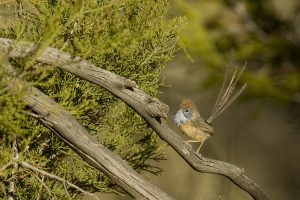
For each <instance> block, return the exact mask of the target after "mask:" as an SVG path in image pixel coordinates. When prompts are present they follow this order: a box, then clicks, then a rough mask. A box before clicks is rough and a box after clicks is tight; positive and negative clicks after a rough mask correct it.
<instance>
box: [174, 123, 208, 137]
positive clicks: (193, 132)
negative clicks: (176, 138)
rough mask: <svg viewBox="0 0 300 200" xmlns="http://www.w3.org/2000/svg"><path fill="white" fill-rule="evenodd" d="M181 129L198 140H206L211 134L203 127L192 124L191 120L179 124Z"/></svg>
mask: <svg viewBox="0 0 300 200" xmlns="http://www.w3.org/2000/svg"><path fill="white" fill-rule="evenodd" d="M179 129H180V131H181V132H182V133H184V134H185V135H187V136H188V137H190V138H192V139H194V140H198V141H204V140H206V139H207V138H208V137H209V136H210V134H209V133H206V132H204V131H202V130H201V129H198V128H196V127H193V126H191V124H190V122H189V121H188V122H186V123H185V124H183V123H181V124H179Z"/></svg>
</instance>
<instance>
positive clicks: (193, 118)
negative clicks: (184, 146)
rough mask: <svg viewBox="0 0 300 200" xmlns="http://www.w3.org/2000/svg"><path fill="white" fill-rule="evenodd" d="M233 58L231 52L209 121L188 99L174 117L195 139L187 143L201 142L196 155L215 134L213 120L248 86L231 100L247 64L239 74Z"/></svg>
mask: <svg viewBox="0 0 300 200" xmlns="http://www.w3.org/2000/svg"><path fill="white" fill-rule="evenodd" d="M232 57H233V52H231V60H230V63H229V65H228V67H227V68H226V72H225V77H224V80H223V85H222V87H221V91H220V94H219V96H218V98H217V101H216V104H215V106H214V109H213V111H212V113H211V115H210V117H209V119H208V120H204V119H203V118H202V117H201V116H200V114H199V112H198V110H197V108H196V106H195V104H194V103H193V102H192V101H191V100H186V99H185V100H183V101H181V103H180V105H179V107H178V109H177V111H176V113H175V114H174V115H173V121H174V123H175V124H176V125H177V126H178V127H179V129H180V131H181V132H182V133H184V134H185V135H187V136H188V137H190V138H192V139H193V140H188V141H186V143H190V142H200V146H199V148H198V149H197V151H196V153H198V152H199V151H200V148H201V146H202V145H203V143H204V141H205V140H206V139H208V138H209V137H210V136H211V135H214V134H215V131H214V128H213V127H212V125H211V124H210V123H211V122H212V120H213V119H215V118H216V117H217V116H218V115H220V114H221V113H222V112H223V111H224V110H225V109H226V108H227V107H228V106H229V105H230V104H231V103H232V102H233V101H234V100H235V99H236V98H237V97H238V96H239V95H240V94H241V93H242V92H243V91H244V89H245V88H246V86H247V84H246V83H245V84H244V85H243V86H242V88H241V89H240V90H238V91H237V92H236V93H235V94H234V95H233V96H232V97H231V98H230V95H231V93H232V92H233V90H234V87H235V85H236V83H237V81H238V79H239V78H240V76H241V74H242V73H243V71H244V69H245V66H246V64H247V63H245V65H244V66H243V68H242V70H241V71H240V72H239V73H238V74H237V67H236V66H234V65H232Z"/></svg>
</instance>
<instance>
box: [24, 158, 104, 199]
mask: <svg viewBox="0 0 300 200" xmlns="http://www.w3.org/2000/svg"><path fill="white" fill-rule="evenodd" d="M19 163H20V164H21V165H22V166H23V167H25V168H28V169H31V170H34V171H37V172H39V173H41V174H44V175H46V176H48V177H50V178H53V179H56V180H58V181H60V182H62V183H64V182H65V183H67V184H68V185H69V186H71V187H73V188H75V189H77V190H79V191H80V192H82V193H83V194H85V195H89V196H92V197H94V198H95V199H97V200H100V199H99V198H98V197H97V196H96V195H94V194H93V193H90V192H88V191H85V190H83V189H81V188H80V187H78V186H76V185H74V184H73V183H71V182H69V181H67V180H65V179H63V178H61V177H59V176H56V175H54V174H50V173H48V172H46V171H44V170H41V169H38V168H36V167H34V166H32V165H30V164H29V163H27V162H24V161H21V162H19Z"/></svg>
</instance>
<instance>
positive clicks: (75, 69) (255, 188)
mask: <svg viewBox="0 0 300 200" xmlns="http://www.w3.org/2000/svg"><path fill="white" fill-rule="evenodd" d="M0 48H3V49H4V51H5V52H6V53H7V54H8V55H9V57H14V58H24V57H27V56H29V55H32V54H34V53H35V51H36V49H37V48H38V46H37V45H35V44H33V43H27V42H18V43H14V41H13V40H10V39H3V38H0ZM37 61H38V62H42V63H47V64H49V65H53V66H57V67H59V68H61V69H64V70H66V71H68V72H70V73H73V74H75V75H76V76H79V77H81V78H83V79H85V80H87V81H90V82H92V83H94V84H96V85H99V86H101V87H104V88H105V89H107V90H108V91H110V92H111V93H112V94H114V95H116V96H117V97H119V98H120V99H121V100H122V101H124V102H125V103H126V104H128V105H129V106H130V107H131V108H133V109H134V110H135V111H136V112H137V113H138V114H140V115H141V116H142V117H143V118H144V119H145V120H146V121H147V122H148V123H149V125H150V126H151V127H152V128H153V130H154V131H155V132H156V133H157V134H158V135H159V136H160V137H161V138H162V139H163V140H165V141H166V142H167V143H169V145H170V146H171V147H172V148H173V149H174V150H175V151H176V152H177V153H178V154H179V155H180V156H181V157H182V158H183V159H184V160H185V161H186V162H187V163H188V164H189V165H190V166H191V167H192V168H193V169H194V170H196V171H199V172H204V173H212V174H220V175H223V176H225V177H227V178H228V179H230V180H231V181H232V182H233V183H235V184H236V185H237V186H239V187H240V188H242V189H243V190H245V191H246V192H247V193H249V194H250V195H251V196H252V197H253V198H254V199H257V200H265V199H268V197H267V195H266V194H265V193H264V191H263V190H262V189H261V188H260V186H259V185H258V184H256V183H255V182H254V181H252V180H251V179H249V178H248V177H247V176H246V175H245V174H244V170H243V169H241V168H238V167H236V166H234V165H231V164H229V163H226V162H222V161H217V160H212V159H208V158H204V157H200V156H198V155H197V154H196V153H195V152H194V151H193V150H192V149H191V148H190V147H189V146H188V145H187V144H186V143H185V142H184V141H183V140H182V139H181V138H180V137H179V136H178V135H177V134H176V133H175V132H173V131H172V130H171V129H170V128H169V127H168V126H167V125H166V124H165V123H164V122H162V121H161V120H160V118H167V114H166V113H167V112H168V106H167V105H165V104H163V103H161V102H160V101H159V100H157V99H156V98H152V97H150V96H149V95H148V94H146V93H144V92H142V91H141V90H139V89H137V86H136V84H135V82H133V81H130V80H128V79H125V78H124V77H121V76H118V75H116V74H114V73H111V72H108V71H106V70H103V69H101V68H99V67H96V66H94V65H93V64H92V63H90V62H89V61H86V60H83V59H81V58H80V57H76V56H73V55H71V54H69V53H65V52H62V51H60V50H58V49H55V48H50V47H49V48H46V49H45V51H44V52H43V53H41V54H40V55H39V56H38V57H37ZM39 95H40V94H39ZM28 101H31V104H33V105H32V106H33V107H39V108H38V109H36V110H39V111H42V110H41V107H42V105H35V104H36V103H37V102H35V101H38V99H35V100H34V96H32V95H31V97H30V99H28ZM46 110H50V107H48V108H47V109H46ZM44 111H45V110H44ZM38 114H40V115H44V114H47V113H45V112H41V113H38ZM65 114H67V113H65ZM52 115H55V120H58V119H57V118H60V117H62V116H56V115H57V113H51V115H50V116H51V117H54V116H52ZM69 120H71V119H69ZM73 121H74V119H73ZM71 122H72V120H71V121H65V122H64V123H65V124H66V126H68V128H70V127H69V125H70V124H72V123H74V122H72V123H71ZM53 126H54V125H53ZM57 126H59V125H57ZM57 130H58V129H57ZM58 131H60V132H59V133H60V134H62V132H61V131H67V130H66V129H60V130H58ZM81 131H82V132H85V130H81ZM84 135H85V137H87V138H89V139H90V140H92V141H94V142H96V141H95V139H94V138H92V137H91V136H90V135H89V134H88V135H86V134H84ZM78 136H79V135H78ZM66 137H70V136H66ZM81 137H82V136H81ZM87 138H84V139H87ZM81 139H82V138H81ZM79 141H80V140H79ZM79 141H74V143H71V144H69V145H73V146H74V147H81V146H82V144H83V143H84V142H83V141H80V142H79ZM89 146H90V147H92V145H89ZM94 147H95V148H96V149H97V148H99V150H100V149H102V151H103V152H105V153H107V155H109V156H114V158H115V155H114V154H112V153H111V152H106V151H105V150H104V149H103V147H102V146H101V145H95V146H94ZM104 148H105V147H104ZM105 149H106V148H105ZM85 150H86V152H89V149H85ZM99 150H97V151H98V152H99ZM78 153H79V154H80V153H81V154H82V152H78ZM92 153H93V152H92ZM92 155H93V154H87V155H86V156H87V157H89V160H93V161H95V160H96V159H95V157H90V156H92ZM119 160H120V158H118V160H117V162H118V163H121V161H119ZM99 161H100V160H99ZM89 163H90V162H89ZM90 164H91V163H90ZM98 164H99V165H100V166H101V164H103V163H101V162H99V163H98ZM92 165H93V166H96V164H95V162H92ZM101 168H102V170H104V172H106V173H107V169H106V168H103V166H101ZM127 170H129V169H127ZM117 171H118V170H117ZM117 171H116V173H117ZM117 174H118V173H117ZM112 176H113V175H112ZM110 177H111V176H110ZM113 180H114V181H116V183H120V182H119V181H118V178H117V177H114V178H113ZM121 183H122V182H121ZM120 186H121V187H122V184H120ZM127 192H129V193H131V194H134V192H133V191H132V190H131V189H129V190H127Z"/></svg>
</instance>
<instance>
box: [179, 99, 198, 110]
mask: <svg viewBox="0 0 300 200" xmlns="http://www.w3.org/2000/svg"><path fill="white" fill-rule="evenodd" d="M179 108H180V109H185V108H190V109H191V110H192V111H193V112H198V111H197V108H196V106H195V104H194V103H193V102H192V101H191V100H190V99H184V100H182V101H181V103H180V105H179Z"/></svg>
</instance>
